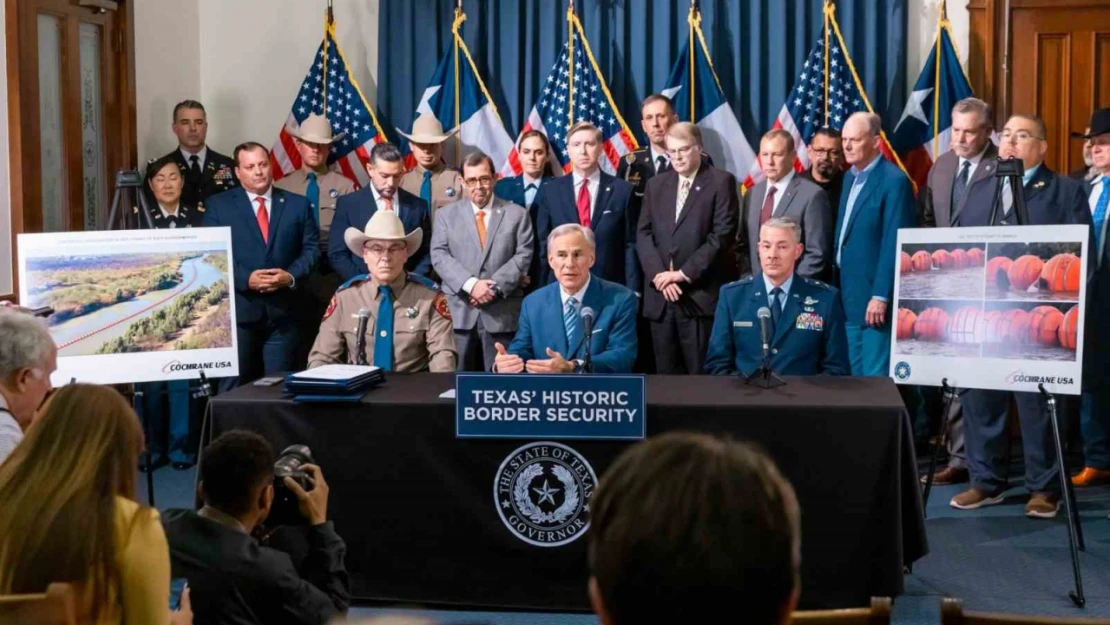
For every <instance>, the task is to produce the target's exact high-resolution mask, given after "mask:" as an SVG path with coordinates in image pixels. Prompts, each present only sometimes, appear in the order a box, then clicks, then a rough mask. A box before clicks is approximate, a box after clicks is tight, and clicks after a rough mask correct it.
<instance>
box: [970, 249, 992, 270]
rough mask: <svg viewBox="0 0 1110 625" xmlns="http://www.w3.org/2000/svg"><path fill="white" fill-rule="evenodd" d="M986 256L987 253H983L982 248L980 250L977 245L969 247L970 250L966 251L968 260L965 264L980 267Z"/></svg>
mask: <svg viewBox="0 0 1110 625" xmlns="http://www.w3.org/2000/svg"><path fill="white" fill-rule="evenodd" d="M986 257H987V255H986V254H984V253H983V250H981V249H979V248H977V247H973V248H971V249H970V250H968V251H967V262H968V265H967V266H968V267H982V266H983V261H984V260H986Z"/></svg>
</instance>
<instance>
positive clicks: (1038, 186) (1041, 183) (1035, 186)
mask: <svg viewBox="0 0 1110 625" xmlns="http://www.w3.org/2000/svg"><path fill="white" fill-rule="evenodd" d="M1043 186H1044V180H1042V181H1040V182H1038V183H1037V184H1035V185H1033V188H1034V189H1040V188H1041V187H1043Z"/></svg>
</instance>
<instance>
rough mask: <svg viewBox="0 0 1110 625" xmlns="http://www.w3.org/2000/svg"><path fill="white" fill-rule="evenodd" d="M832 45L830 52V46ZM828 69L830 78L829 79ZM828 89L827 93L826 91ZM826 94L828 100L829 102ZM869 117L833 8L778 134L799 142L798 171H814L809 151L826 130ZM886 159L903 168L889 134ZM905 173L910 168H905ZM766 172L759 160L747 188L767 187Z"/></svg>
mask: <svg viewBox="0 0 1110 625" xmlns="http://www.w3.org/2000/svg"><path fill="white" fill-rule="evenodd" d="M826 39H827V40H828V48H827V49H826V47H825V41H826ZM826 68H827V73H826ZM826 85H827V87H826ZM826 94H827V95H828V100H827V102H826V98H825V96H826ZM860 111H866V112H869V113H874V112H875V111H874V109H872V108H871V102H870V101H869V100H868V99H867V94H866V93H864V90H863V85H862V84H861V83H860V79H859V76H858V75H857V74H856V70H855V67H854V66H853V64H852V59H851V57H850V56H849V55H848V51H847V50H846V49H845V47H844V40H843V39H842V38H841V36H840V27H839V26H838V25H837V23H836V15H835V8H834V6H833V5H832V4H831V3H827V4H826V5H825V32H824V33H822V35H821V36H820V37H818V38H817V43H816V44H815V45H814V46H813V49H812V50H811V51H810V53H809V56H808V57H806V61H805V63H804V64H803V65H802V72H801V74H799V76H798V80H797V81H796V82H795V83H794V88H793V89H791V91H790V95H789V96H787V98H786V103H785V104H783V105H782V110H781V111H779V116H778V119H776V120H775V124H774V127H775V128H784V129H786V131H787V132H789V133H790V134H791V135H793V136H794V146H795V148H796V152H797V155H798V158H797V160H796V161H795V162H794V169H795V170H797V171H805V170H807V169H809V154H808V153H807V151H806V147H807V146H809V143H810V142H811V141H813V137H814V135H816V134H817V131H818V130H820V129H821V128H825V127H828V128H833V129H835V130H838V131H839V130H841V129H842V128H843V127H844V122H846V121H848V117H850V116H851V115H852V114H853V113H858V112H860ZM881 149H882V152H883V155H884V156H886V158H887V159H888V160H890V161H891V162H893V163H894V164H896V165H898V166H899V167H902V163H901V162H899V161H898V156H897V155H896V154H895V153H894V150H892V149H891V148H890V143H889V142H888V141H887V138H886V134H885V133H883V134H882V141H881ZM902 169H903V171H905V168H902ZM763 179H764V176H763V171H762V170H761V169H760V168H759V161H758V159H757V160H756V162H755V163H754V164H753V165H752V169H751V172H750V173H749V175H748V178H747V179H746V180H745V181H744V186H746V187H751V186H752V185H754V184H758V183H759V182H762V181H763Z"/></svg>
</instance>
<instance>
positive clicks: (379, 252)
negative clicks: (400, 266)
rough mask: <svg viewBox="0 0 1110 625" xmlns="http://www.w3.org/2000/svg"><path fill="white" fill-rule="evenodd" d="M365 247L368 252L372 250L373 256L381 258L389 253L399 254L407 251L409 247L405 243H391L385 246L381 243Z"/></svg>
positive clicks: (391, 254) (392, 254)
mask: <svg viewBox="0 0 1110 625" xmlns="http://www.w3.org/2000/svg"><path fill="white" fill-rule="evenodd" d="M363 249H365V250H366V251H367V252H370V255H371V256H374V257H377V258H381V257H382V256H385V255H386V254H387V253H388V254H389V255H390V256H397V255H398V254H400V253H401V252H403V251H405V249H407V248H406V247H405V246H404V245H390V246H389V247H384V246H381V245H371V246H369V247H366V248H363Z"/></svg>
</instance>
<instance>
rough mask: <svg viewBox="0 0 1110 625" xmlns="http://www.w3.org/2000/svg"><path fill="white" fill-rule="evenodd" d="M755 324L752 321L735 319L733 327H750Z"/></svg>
mask: <svg viewBox="0 0 1110 625" xmlns="http://www.w3.org/2000/svg"><path fill="white" fill-rule="evenodd" d="M752 326H753V324H752V322H751V321H733V322H732V327H734V328H750V327H752Z"/></svg>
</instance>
